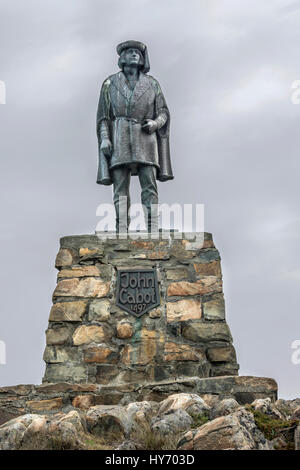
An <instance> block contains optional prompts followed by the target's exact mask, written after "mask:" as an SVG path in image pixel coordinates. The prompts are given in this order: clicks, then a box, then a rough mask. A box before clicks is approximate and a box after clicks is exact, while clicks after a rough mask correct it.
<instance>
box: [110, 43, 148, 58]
mask: <svg viewBox="0 0 300 470" xmlns="http://www.w3.org/2000/svg"><path fill="white" fill-rule="evenodd" d="M129 47H134V48H135V49H138V50H139V51H141V52H142V53H144V52H145V50H146V44H143V43H142V42H140V41H134V40H129V41H124V42H121V43H120V44H118V45H117V53H118V54H119V55H120V54H121V53H122V52H123V51H124V49H128V48H129Z"/></svg>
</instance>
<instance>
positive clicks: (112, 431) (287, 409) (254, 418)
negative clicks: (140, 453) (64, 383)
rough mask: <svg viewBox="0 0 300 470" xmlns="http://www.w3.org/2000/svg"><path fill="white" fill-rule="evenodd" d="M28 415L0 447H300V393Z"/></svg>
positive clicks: (6, 431)
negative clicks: (298, 396)
mask: <svg viewBox="0 0 300 470" xmlns="http://www.w3.org/2000/svg"><path fill="white" fill-rule="evenodd" d="M77 401H78V403H77V409H76V410H74V409H73V410H71V411H69V412H58V413H55V414H50V413H47V414H45V413H43V414H24V415H22V416H19V417H17V418H15V419H12V420H10V421H7V422H6V423H4V424H3V425H2V426H1V427H0V450H16V449H35V450H38V449H53V450H56V449H59V450H61V449H65V450H67V449H81V450H91V449H94V450H105V449H107V450H109V449H111V450H172V449H178V450H221V449H232V450H273V449H275V450H293V449H296V450H300V424H299V421H300V399H295V400H282V399H281V400H277V401H276V402H272V401H271V399H270V398H264V399H256V400H255V401H253V402H252V403H251V404H248V405H240V404H239V403H238V402H237V401H236V400H235V399H234V398H226V399H220V398H219V397H218V396H216V395H207V396H205V397H203V398H200V397H199V395H197V394H191V393H175V394H172V395H170V396H168V397H167V398H165V399H164V400H163V401H161V402H154V401H140V402H133V403H130V404H128V405H97V406H90V402H89V400H88V397H86V396H81V397H78V399H77Z"/></svg>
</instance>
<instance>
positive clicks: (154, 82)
mask: <svg viewBox="0 0 300 470" xmlns="http://www.w3.org/2000/svg"><path fill="white" fill-rule="evenodd" d="M145 76H146V77H147V78H148V80H149V82H150V83H151V85H152V86H153V88H154V89H155V91H156V93H161V88H160V84H159V83H158V81H157V80H156V78H154V77H152V75H148V74H146V75H145Z"/></svg>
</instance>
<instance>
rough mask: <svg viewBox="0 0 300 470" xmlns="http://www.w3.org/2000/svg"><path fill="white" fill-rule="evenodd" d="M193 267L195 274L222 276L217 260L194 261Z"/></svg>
mask: <svg viewBox="0 0 300 470" xmlns="http://www.w3.org/2000/svg"><path fill="white" fill-rule="evenodd" d="M194 269H195V271H196V275H197V276H216V277H221V276H222V273H221V264H220V261H219V260H216V261H211V262H210V263H194Z"/></svg>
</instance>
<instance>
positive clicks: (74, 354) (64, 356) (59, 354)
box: [43, 346, 81, 364]
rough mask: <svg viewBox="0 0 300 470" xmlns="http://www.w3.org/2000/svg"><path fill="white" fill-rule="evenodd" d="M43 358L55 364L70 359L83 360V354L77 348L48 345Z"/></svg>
mask: <svg viewBox="0 0 300 470" xmlns="http://www.w3.org/2000/svg"><path fill="white" fill-rule="evenodd" d="M43 359H44V361H45V362H50V363H54V364H55V363H63V362H69V361H75V362H78V361H80V360H81V355H80V351H78V349H77V348H72V347H61V346H46V349H45V352H44V357H43Z"/></svg>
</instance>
